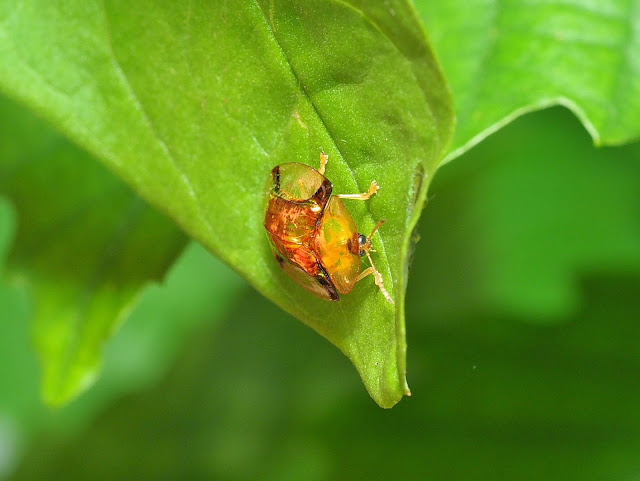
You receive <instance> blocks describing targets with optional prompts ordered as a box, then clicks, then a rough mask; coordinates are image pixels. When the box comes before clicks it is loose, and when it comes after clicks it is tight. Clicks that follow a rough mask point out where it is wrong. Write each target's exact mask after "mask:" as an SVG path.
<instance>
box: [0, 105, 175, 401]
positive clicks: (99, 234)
mask: <svg viewBox="0 0 640 481" xmlns="http://www.w3.org/2000/svg"><path fill="white" fill-rule="evenodd" d="M0 121H1V122H0V125H1V127H0V195H1V196H5V197H6V198H7V199H8V200H9V201H10V203H11V205H12V206H13V207H14V209H15V214H16V226H17V227H16V233H15V239H13V245H12V249H11V252H10V255H9V257H8V259H7V267H6V272H5V273H6V274H7V275H8V276H10V278H12V279H13V280H14V281H15V282H17V283H18V284H19V285H21V286H23V287H25V288H26V290H27V292H28V296H29V300H30V302H32V306H31V309H30V311H31V316H32V323H31V326H32V327H31V332H32V339H33V341H34V343H35V346H36V349H37V351H38V355H39V358H40V361H41V364H42V368H43V376H42V393H43V398H44V399H45V401H46V402H47V403H49V404H52V405H59V404H61V403H64V402H67V401H68V400H69V399H71V398H72V397H74V396H75V395H76V394H77V393H78V392H80V391H82V390H83V389H85V388H86V387H88V386H89V385H91V384H92V383H93V382H94V380H95V377H96V376H97V373H98V371H99V368H100V361H101V360H100V357H101V349H102V344H103V342H104V341H105V339H107V338H108V337H110V336H111V334H112V332H113V331H114V330H115V329H116V328H117V327H118V326H119V323H120V322H121V321H122V320H123V318H124V317H125V316H126V315H127V314H128V313H129V311H130V309H131V306H132V304H133V303H134V302H135V301H136V300H137V297H138V294H139V292H140V289H142V287H143V286H144V285H145V284H146V283H147V282H151V281H158V280H160V279H161V278H162V276H163V275H164V273H165V271H166V270H167V269H168V268H169V267H170V266H171V264H172V263H173V262H174V261H175V259H176V258H177V256H178V254H179V253H180V252H181V251H182V249H183V247H184V246H185V244H186V242H187V238H186V237H185V235H184V234H183V233H182V232H180V231H179V230H178V229H177V228H176V227H175V226H174V225H173V223H171V222H170V221H169V220H168V219H166V218H165V217H163V216H162V215H160V214H159V213H158V212H157V211H155V210H154V209H152V208H150V207H149V206H148V205H147V204H146V203H145V202H144V201H143V200H142V199H141V198H140V197H138V196H137V195H136V194H135V193H134V192H133V191H131V190H130V189H129V188H128V187H127V186H126V185H125V184H124V183H123V182H121V181H120V180H119V179H118V178H117V177H115V176H114V175H113V174H111V173H110V172H108V171H107V170H106V169H105V168H104V167H103V166H101V165H100V164H98V163H97V162H96V161H95V160H94V159H92V158H91V157H90V156H89V155H88V154H87V153H85V152H84V151H82V150H80V149H78V148H77V147H75V146H74V145H72V144H71V143H70V142H68V141H67V140H65V139H64V138H63V137H62V136H61V135H59V134H57V133H56V132H54V131H53V130H52V129H51V128H50V127H48V126H47V125H46V124H45V123H44V122H43V121H41V120H39V119H37V118H36V117H35V116H34V115H33V114H32V113H30V112H29V111H27V110H26V109H25V108H24V107H22V106H20V105H18V104H16V103H14V102H11V101H9V100H7V99H6V98H0Z"/></svg>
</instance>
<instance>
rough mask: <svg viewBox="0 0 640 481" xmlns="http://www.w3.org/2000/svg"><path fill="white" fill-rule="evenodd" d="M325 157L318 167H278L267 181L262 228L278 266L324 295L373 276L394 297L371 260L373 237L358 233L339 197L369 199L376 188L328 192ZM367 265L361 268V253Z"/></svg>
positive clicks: (333, 294) (330, 187) (340, 291)
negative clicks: (368, 265)
mask: <svg viewBox="0 0 640 481" xmlns="http://www.w3.org/2000/svg"><path fill="white" fill-rule="evenodd" d="M327 161H328V156H327V155H326V154H325V153H324V152H322V153H321V154H320V167H319V168H318V170H316V169H314V168H312V167H309V166H308V165H304V164H298V163H295V162H291V163H287V164H281V165H277V166H276V167H274V168H273V170H272V171H271V177H270V178H269V180H268V182H267V189H266V209H265V218H264V226H265V228H266V230H267V236H268V238H269V241H270V242H271V247H272V250H273V253H274V255H275V258H276V260H277V261H278V264H280V267H282V268H283V269H284V271H285V272H286V273H287V274H288V275H289V276H290V277H292V278H293V279H294V280H295V281H296V282H298V284H300V285H301V286H302V287H304V288H305V289H306V290H308V291H309V292H311V293H312V294H315V295H316V296H318V297H321V298H322V299H327V300H331V301H337V300H338V299H340V296H339V294H348V293H349V292H351V290H352V289H353V286H354V285H355V284H356V282H358V281H359V280H361V279H363V278H365V277H367V276H368V275H373V278H374V281H375V284H376V285H377V286H378V287H379V288H380V291H381V292H382V294H383V295H384V297H385V299H387V301H389V302H390V303H392V304H393V299H392V298H391V296H390V295H389V293H388V292H387V290H386V289H385V288H384V285H383V282H382V276H381V275H380V273H379V272H378V271H377V270H376V268H375V266H374V264H373V260H372V259H371V254H370V252H371V237H372V236H373V235H374V234H375V232H376V231H377V230H378V228H379V227H380V226H381V225H382V224H383V223H384V221H382V220H381V221H379V222H378V223H377V224H376V226H375V227H374V228H373V230H372V231H371V234H369V236H364V235H362V234H359V233H358V231H357V229H356V226H355V223H354V222H353V218H352V217H351V214H350V213H349V211H348V210H347V208H346V207H345V205H344V203H343V202H342V199H352V200H367V199H369V198H370V197H371V196H372V195H374V194H375V193H376V191H377V190H378V188H379V187H378V184H377V183H376V181H375V180H374V181H373V182H371V186H370V187H369V191H368V192H365V193H363V194H335V195H332V191H333V185H332V184H331V182H330V181H329V180H328V179H327V178H326V177H325V176H324V170H325V166H326V164H327ZM363 256H366V257H367V259H368V260H369V263H370V264H371V266H370V267H368V268H366V269H365V270H363V271H362V272H360V257H363Z"/></svg>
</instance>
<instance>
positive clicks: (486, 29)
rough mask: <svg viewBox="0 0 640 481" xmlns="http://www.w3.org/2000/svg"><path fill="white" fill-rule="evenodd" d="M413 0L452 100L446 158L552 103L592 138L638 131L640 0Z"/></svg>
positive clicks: (624, 137) (621, 137) (616, 140)
mask: <svg viewBox="0 0 640 481" xmlns="http://www.w3.org/2000/svg"><path fill="white" fill-rule="evenodd" d="M415 3H416V7H417V8H418V10H419V11H420V14H421V17H422V19H423V20H424V22H425V24H426V25H427V27H428V30H429V36H430V38H431V40H432V41H433V44H434V48H435V49H436V52H437V53H438V58H439V59H440V61H441V62H442V66H443V69H444V71H445V74H446V76H447V80H448V81H449V82H450V85H451V89H452V91H453V93H454V98H455V103H456V114H457V119H458V121H457V127H456V133H455V136H454V140H453V143H452V145H451V149H450V152H449V154H448V155H447V157H446V159H445V160H447V161H448V160H451V159H453V158H454V157H457V156H458V155H460V154H461V153H463V152H464V151H465V150H467V149H469V148H470V147H472V146H473V145H475V144H477V143H478V142H480V141H481V140H482V139H484V138H485V137H486V136H487V135H489V134H491V133H492V132H494V131H496V130H497V129H499V128H500V127H502V126H503V125H504V124H506V123H508V122H510V121H511V120H513V119H514V118H516V117H518V116H519V115H522V114H523V113H525V112H528V111H531V110H537V109H541V108H544V107H548V106H550V105H554V104H560V105H564V106H566V107H568V108H569V109H571V110H572V111H573V113H574V114H576V115H577V116H578V118H579V119H580V120H581V121H582V123H583V124H584V126H585V127H586V128H587V130H588V131H589V133H590V135H591V137H592V138H593V140H594V142H595V143H596V144H601V143H602V144H621V143H624V142H627V141H629V140H632V139H634V138H638V137H639V136H640V114H639V112H640V1H639V0H592V1H589V2H580V1H564V0H563V1H547V0H530V1H526V2H521V1H515V2H514V1H506V2H505V1H498V0H489V1H487V0H471V1H466V0H465V1H463V0H452V1H446V2H432V1H428V0H416V2H415Z"/></svg>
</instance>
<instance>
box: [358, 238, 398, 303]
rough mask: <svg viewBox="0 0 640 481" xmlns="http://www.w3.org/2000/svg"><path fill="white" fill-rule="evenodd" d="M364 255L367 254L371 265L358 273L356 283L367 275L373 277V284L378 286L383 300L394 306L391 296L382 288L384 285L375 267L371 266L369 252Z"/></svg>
mask: <svg viewBox="0 0 640 481" xmlns="http://www.w3.org/2000/svg"><path fill="white" fill-rule="evenodd" d="M366 254H367V258H368V259H369V262H370V263H371V267H367V268H366V269H365V270H363V271H362V272H361V273H360V275H359V276H358V277H357V278H356V282H358V281H360V280H362V279H364V278H365V277H367V276H369V275H373V279H374V282H375V284H376V286H378V288H379V289H380V291H381V292H382V295H383V296H384V298H385V299H386V300H387V301H388V302H389V303H391V304H395V302H393V299H391V296H390V295H389V293H388V292H387V290H386V289H385V288H384V283H383V282H382V274H380V273H379V272H378V270H377V269H376V268H375V266H374V265H373V261H372V260H371V256H370V255H369V251H366Z"/></svg>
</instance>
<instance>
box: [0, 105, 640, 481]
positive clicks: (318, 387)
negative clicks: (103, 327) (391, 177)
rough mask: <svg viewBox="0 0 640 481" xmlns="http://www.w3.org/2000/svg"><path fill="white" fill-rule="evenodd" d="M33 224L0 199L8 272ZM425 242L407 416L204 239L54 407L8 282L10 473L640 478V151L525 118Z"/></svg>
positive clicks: (463, 162)
mask: <svg viewBox="0 0 640 481" xmlns="http://www.w3.org/2000/svg"><path fill="white" fill-rule="evenodd" d="M14 217H15V216H14V215H13V214H12V210H11V207H10V205H9V204H8V203H7V202H4V203H3V202H0V259H3V258H4V257H5V256H6V252H7V249H8V246H9V244H10V241H11V236H12V235H13V234H12V233H13V232H14V229H15V222H16V219H15V218H14ZM419 235H420V238H421V240H420V242H419V243H418V245H417V248H416V251H415V257H414V262H413V266H412V269H411V273H410V282H409V288H408V293H407V336H408V345H409V351H408V360H407V363H408V380H409V385H410V387H411V390H412V393H413V396H412V397H411V398H405V399H404V400H403V401H402V402H401V403H400V404H399V405H397V406H396V407H394V408H393V409H392V410H389V411H385V410H383V409H380V408H379V407H377V406H376V405H375V403H374V402H373V401H372V400H371V399H370V398H369V397H368V396H367V394H366V391H365V390H364V388H363V386H362V385H361V382H360V380H359V378H358V375H357V374H356V372H355V370H354V369H353V368H352V367H351V365H350V364H349V362H348V360H347V359H346V358H345V357H343V356H342V355H341V354H340V353H339V352H338V350H337V349H335V348H334V347H332V346H331V345H330V344H329V343H328V342H326V341H325V340H324V339H322V338H321V337H319V336H318V335H317V334H315V333H314V332H313V331H311V330H310V329H308V328H306V327H305V326H303V325H302V324H301V323H299V322H297V321H295V320H294V319H293V318H291V317H289V316H287V315H286V314H285V313H283V312H281V311H280V310H279V309H277V308H276V307H275V306H273V305H271V304H270V303H269V302H268V301H266V300H265V299H263V298H261V297H260V296H259V295H258V294H256V293H255V292H254V291H253V290H252V289H251V288H249V287H248V286H247V285H246V284H245V283H244V282H243V281H242V280H241V279H239V278H238V277H237V276H236V275H235V274H234V273H232V272H231V271H230V269H228V268H227V267H225V266H224V265H222V264H221V263H220V262H218V261H217V260H216V259H214V258H212V257H211V256H209V255H208V254H207V253H206V252H204V250H203V249H201V248H200V247H198V246H196V245H191V246H190V247H189V248H188V249H187V251H186V252H185V254H184V255H183V256H182V257H181V259H180V261H179V263H178V264H177V265H176V266H175V267H174V269H173V270H172V272H171V274H170V275H169V277H168V279H167V282H166V283H165V285H163V286H161V287H158V286H154V287H152V288H149V289H148V290H147V291H146V292H145V294H144V295H143V298H142V301H141V302H140V304H139V305H138V306H137V308H136V309H135V311H134V313H133V314H132V316H131V318H130V319H129V321H128V322H127V324H125V326H124V327H123V328H122V329H121V330H120V331H119V332H118V333H117V334H116V336H115V338H114V339H113V340H112V341H111V342H110V343H109V345H108V346H107V349H106V365H105V371H104V375H103V376H102V378H101V379H100V380H99V382H98V383H97V385H96V386H95V387H94V388H93V389H92V390H90V391H89V392H88V393H86V394H85V395H83V396H82V397H80V398H79V399H78V400H76V401H74V402H73V403H71V404H70V405H69V406H67V407H65V408H63V409H61V410H58V411H49V410H48V409H46V408H44V407H42V405H41V404H40V401H39V398H38V366H37V362H36V359H35V355H34V354H33V352H32V351H31V349H30V347H29V344H28V340H29V333H28V317H29V305H28V302H27V300H26V298H25V295H24V293H23V292H22V291H21V290H20V288H19V287H14V286H9V285H7V284H2V285H0V306H2V322H0V356H1V358H2V361H1V362H0V479H12V480H13V479H15V480H54V479H55V480H57V479H64V480H85V479H87V480H88V479H91V480H102V479H104V480H113V479H139V480H158V479H189V480H190V479H194V480H199V479H224V480H256V479H259V480H301V479H304V480H325V479H351V480H377V479H380V480H390V479H391V480H394V479H447V480H453V479H461V480H471V479H473V480H484V479H487V480H489V479H491V480H495V479H507V480H523V479H532V480H533V479H535V480H540V479H545V480H549V479H558V480H561V479H562V480H567V479H579V480H589V479H593V480H603V479H606V480H632V479H640V411H639V409H638V406H640V144H634V145H629V146H623V147H617V148H601V149H595V148H594V147H593V146H592V143H591V140H590V138H589V137H588V135H587V133H586V131H585V130H584V129H583V128H582V126H581V125H580V124H579V123H578V121H577V120H576V119H575V118H574V117H573V116H572V115H571V114H570V113H569V112H568V111H566V110H564V109H561V108H554V109H550V110H546V111H542V112H538V113H535V114H530V115H527V116H525V117H522V118H520V119H519V120H517V121H515V122H514V123H512V124H511V125H509V126H507V127H506V128H504V129H503V130H501V131H500V132H498V133H497V134H495V135H493V136H492V137H490V138H489V139H487V140H486V141H485V142H483V143H481V144H480V145H479V146H477V147H476V148H474V149H473V150H472V151H470V152H469V153H468V154H466V155H465V156H463V157H461V158H459V159H457V160H455V161H453V162H452V163H451V164H449V165H447V166H445V167H443V168H442V169H441V171H439V173H438V175H437V176H436V179H435V180H434V182H433V184H432V188H431V192H430V196H429V202H428V205H427V206H426V209H425V211H424V214H423V218H422V220H421V223H420V226H419Z"/></svg>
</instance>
